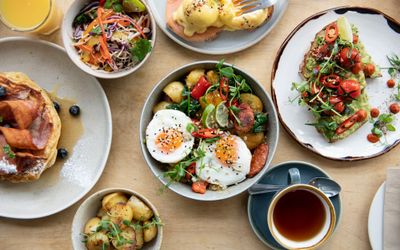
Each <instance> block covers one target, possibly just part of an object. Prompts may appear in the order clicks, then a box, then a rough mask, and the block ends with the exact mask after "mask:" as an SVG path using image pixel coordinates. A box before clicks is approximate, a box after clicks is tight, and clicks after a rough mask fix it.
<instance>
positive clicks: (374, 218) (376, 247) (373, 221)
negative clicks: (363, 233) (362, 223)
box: [368, 182, 385, 250]
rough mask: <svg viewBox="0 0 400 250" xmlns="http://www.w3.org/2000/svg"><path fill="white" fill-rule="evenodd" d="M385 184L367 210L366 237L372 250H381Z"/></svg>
mask: <svg viewBox="0 0 400 250" xmlns="http://www.w3.org/2000/svg"><path fill="white" fill-rule="evenodd" d="M384 201H385V182H384V183H383V184H382V185H381V186H380V187H379V189H378V191H377V192H376V194H375V196H374V200H373V201H372V203H371V207H370V208H369V215H368V236H369V242H370V243H371V247H372V249H373V250H382V249H383V204H384Z"/></svg>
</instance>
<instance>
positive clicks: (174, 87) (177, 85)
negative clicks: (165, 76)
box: [163, 81, 184, 103]
mask: <svg viewBox="0 0 400 250" xmlns="http://www.w3.org/2000/svg"><path fill="white" fill-rule="evenodd" d="M183 89H184V86H183V83H181V82H178V81H175V82H171V83H168V85H167V86H165V88H164V89H163V92H164V93H165V94H166V95H167V96H168V97H169V98H170V99H171V100H172V101H173V102H175V103H180V102H181V101H182V99H183V96H182V91H183Z"/></svg>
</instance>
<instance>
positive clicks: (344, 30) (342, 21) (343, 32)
mask: <svg viewBox="0 0 400 250" xmlns="http://www.w3.org/2000/svg"><path fill="white" fill-rule="evenodd" d="M337 27H338V30H339V36H340V38H341V39H342V40H345V41H349V42H353V31H352V30H351V25H350V23H349V21H348V20H347V18H346V17H344V16H341V17H339V18H338V20H337Z"/></svg>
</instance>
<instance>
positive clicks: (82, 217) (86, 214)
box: [71, 188, 163, 250]
mask: <svg viewBox="0 0 400 250" xmlns="http://www.w3.org/2000/svg"><path fill="white" fill-rule="evenodd" d="M114 192H122V193H125V194H127V195H135V196H136V197H138V198H139V199H140V200H142V201H143V202H144V203H145V204H146V205H147V206H148V207H150V208H151V209H152V210H153V213H154V215H155V216H158V217H160V214H159V213H158V211H157V209H156V208H155V206H154V205H153V204H151V203H150V201H149V200H147V199H146V198H145V197H144V196H143V195H141V194H138V193H136V192H135V191H132V190H130V189H125V188H107V189H103V190H100V191H98V192H96V193H94V194H92V195H91V196H90V197H89V198H87V199H86V200H85V201H84V202H83V203H82V204H81V205H80V207H79V208H78V210H77V211H76V213H75V216H74V219H73V221H72V229H71V237H72V247H73V249H74V250H87V248H86V246H85V243H83V242H82V239H83V238H82V235H81V233H83V229H84V227H85V224H86V222H87V221H88V220H89V219H90V218H92V217H95V216H96V214H97V211H99V209H100V207H101V200H102V199H103V197H104V196H106V195H107V194H110V193H114ZM157 230H158V231H157V236H156V238H155V239H153V240H152V241H150V242H148V243H144V245H143V248H142V249H143V250H149V249H160V248H161V242H162V238H163V227H162V226H158V228H157Z"/></svg>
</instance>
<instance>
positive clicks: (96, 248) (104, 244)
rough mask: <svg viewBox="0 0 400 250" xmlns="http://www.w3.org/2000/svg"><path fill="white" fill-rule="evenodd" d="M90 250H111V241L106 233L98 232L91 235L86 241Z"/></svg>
mask: <svg viewBox="0 0 400 250" xmlns="http://www.w3.org/2000/svg"><path fill="white" fill-rule="evenodd" d="M86 247H87V249H88V250H104V249H106V250H110V249H111V246H110V241H109V239H108V237H107V235H106V234H105V233H104V232H97V233H94V234H91V235H89V237H88V238H87V241H86Z"/></svg>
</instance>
